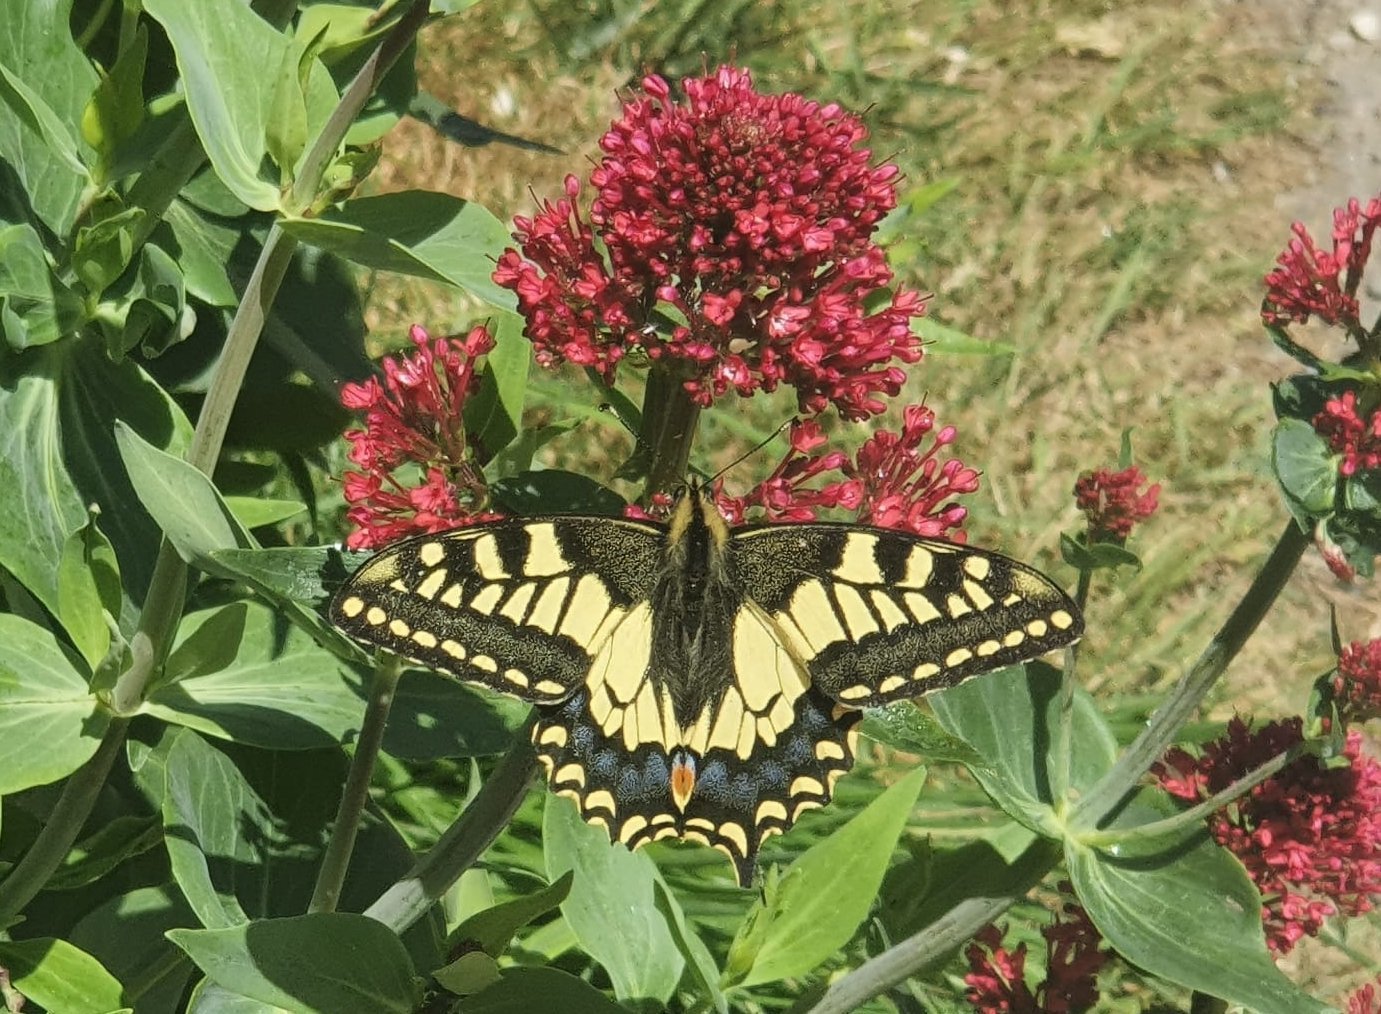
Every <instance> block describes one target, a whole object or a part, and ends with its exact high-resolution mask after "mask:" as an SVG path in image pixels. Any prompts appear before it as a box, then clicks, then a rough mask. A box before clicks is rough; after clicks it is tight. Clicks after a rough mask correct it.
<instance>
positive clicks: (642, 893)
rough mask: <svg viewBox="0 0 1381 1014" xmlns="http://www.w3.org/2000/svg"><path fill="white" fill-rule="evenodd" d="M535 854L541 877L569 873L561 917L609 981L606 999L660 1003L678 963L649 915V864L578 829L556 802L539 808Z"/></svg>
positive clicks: (659, 920) (652, 876)
mask: <svg viewBox="0 0 1381 1014" xmlns="http://www.w3.org/2000/svg"><path fill="white" fill-rule="evenodd" d="M542 846H543V850H544V851H545V853H546V865H547V876H548V877H550V878H551V879H552V880H556V879H557V878H559V877H560V876H561V875H562V874H564V873H566V872H567V871H568V870H574V871H575V882H574V884H573V885H572V887H571V893H570V895H569V896H568V897H567V898H566V900H565V901H564V902H562V903H561V914H562V916H564V917H565V920H566V922H567V923H568V924H569V925H570V928H571V929H572V930H573V931H574V932H575V935H576V937H577V938H578V939H579V940H580V946H581V947H582V948H583V949H584V950H585V952H586V953H587V954H589V955H590V957H592V958H594V959H595V960H596V961H597V962H599V963H600V965H602V966H603V967H604V970H605V971H606V972H608V973H609V979H610V981H611V982H612V983H613V986H614V995H615V996H616V997H618V998H619V999H620V1000H656V1001H658V1002H660V1003H666V1001H667V999H668V998H669V997H670V996H671V994H672V992H673V991H674V990H675V989H676V984H677V982H679V981H680V979H681V971H682V969H683V968H684V966H685V962H684V961H683V960H682V958H681V954H680V952H679V951H678V950H677V949H676V942H675V940H673V939H672V936H671V931H670V930H669V929H667V922H666V919H665V918H664V917H663V916H662V913H661V912H659V911H657V902H656V898H655V897H654V891H655V881H656V867H654V866H653V865H652V860H651V859H649V858H648V857H647V854H646V853H644V852H629V851H628V849H626V848H624V847H623V846H622V845H615V844H612V843H611V842H610V841H609V834H608V832H607V831H605V830H604V829H603V828H599V827H594V826H592V825H590V824H587V823H585V821H583V820H581V819H580V814H579V813H578V812H577V811H576V809H575V806H574V805H573V804H572V803H571V801H570V800H568V799H564V798H562V797H560V796H549V797H548V798H547V800H546V806H545V809H544V811H543V815H542ZM630 941H637V946H636V947H630V946H629V942H630Z"/></svg>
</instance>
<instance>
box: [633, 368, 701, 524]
mask: <svg viewBox="0 0 1381 1014" xmlns="http://www.w3.org/2000/svg"><path fill="white" fill-rule="evenodd" d="M684 379H685V378H684V376H683V374H682V373H681V372H680V371H678V370H676V369H675V368H674V367H673V366H669V365H667V364H666V363H665V362H660V363H657V364H656V365H655V366H653V368H652V371H651V372H650V373H649V374H648V377H647V392H646V393H645V394H644V396H643V430H642V434H641V438H642V442H643V444H644V445H645V446H646V447H647V449H648V452H649V464H648V470H647V486H646V487H645V489H644V495H643V499H644V500H647V498H649V497H651V496H652V494H653V493H664V492H666V491H667V490H669V489H672V488H673V487H675V486H676V485H677V484H678V483H680V482H682V481H684V480H685V477H686V472H687V471H688V469H689V466H690V452H691V444H692V443H693V442H694V440H695V429H696V425H697V424H698V423H699V421H700V406H699V405H697V404H696V403H695V402H694V401H692V400H691V396H690V392H689V391H687V390H686V388H685V384H684Z"/></svg>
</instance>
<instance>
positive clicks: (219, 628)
mask: <svg viewBox="0 0 1381 1014" xmlns="http://www.w3.org/2000/svg"><path fill="white" fill-rule="evenodd" d="M248 615H249V604H248V603H247V602H231V603H229V604H228V605H225V606H221V607H220V608H218V609H205V610H202V611H201V612H197V613H190V614H188V615H186V616H184V617H183V618H182V621H181V622H180V623H179V624H178V628H177V639H176V643H175V644H174V645H173V649H172V651H170V652H169V653H168V660H167V661H166V662H164V663H163V675H162V677H161V678H160V679H159V681H158V682H159V683H160V684H168V683H176V682H178V681H179V680H184V679H189V678H191V677H194V676H207V675H210V674H211V673H215V672H220V671H221V670H222V669H224V668H226V667H227V666H229V665H231V664H232V663H233V662H234V661H235V656H236V655H237V654H238V653H239V651H240V644H241V642H242V641H243V640H244V637H245V621H246V619H247V618H248Z"/></svg>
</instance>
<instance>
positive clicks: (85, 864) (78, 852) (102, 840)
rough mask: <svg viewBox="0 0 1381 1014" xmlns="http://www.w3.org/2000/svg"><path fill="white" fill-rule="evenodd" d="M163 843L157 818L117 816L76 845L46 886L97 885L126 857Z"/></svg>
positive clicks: (59, 888)
mask: <svg viewBox="0 0 1381 1014" xmlns="http://www.w3.org/2000/svg"><path fill="white" fill-rule="evenodd" d="M162 844H163V827H162V824H161V823H160V822H159V821H158V819H157V818H156V817H133V816H128V815H127V816H121V817H115V818H113V819H111V820H109V821H107V822H106V823H104V824H102V825H101V826H100V827H99V828H98V829H97V830H96V832H95V833H94V834H91V835H90V836H88V837H86V838H83V839H82V840H81V841H79V842H77V844H76V845H74V846H72V849H71V851H69V852H68V853H67V856H66V858H64V859H63V861H62V865H61V866H59V867H58V869H57V872H56V873H54V874H53V875H52V876H51V877H49V878H48V882H47V883H46V884H44V885H43V889H44V890H45V891H70V890H72V889H73V888H76V887H85V886H86V885H87V884H94V883H95V882H96V881H98V880H100V879H101V878H102V877H104V876H105V875H106V874H107V873H109V872H110V871H111V870H113V869H115V868H116V867H117V866H119V865H120V864H121V863H123V862H124V861H125V860H126V859H130V858H133V857H134V856H138V855H143V854H144V853H145V852H147V851H149V850H150V849H155V848H158V847H159V846H161V845H162Z"/></svg>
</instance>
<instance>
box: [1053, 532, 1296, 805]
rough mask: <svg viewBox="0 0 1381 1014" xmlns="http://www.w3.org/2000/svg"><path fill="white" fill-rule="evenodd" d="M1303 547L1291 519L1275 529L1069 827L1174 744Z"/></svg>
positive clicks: (1119, 793) (1120, 792)
mask: <svg viewBox="0 0 1381 1014" xmlns="http://www.w3.org/2000/svg"><path fill="white" fill-rule="evenodd" d="M1308 547H1309V536H1308V535H1307V534H1306V533H1304V532H1302V531H1300V528H1299V526H1298V525H1297V524H1295V523H1294V521H1290V522H1287V524H1286V526H1285V531H1283V532H1282V533H1281V535H1280V539H1279V540H1278V541H1277V542H1276V546H1275V549H1273V550H1272V551H1271V555H1270V557H1269V558H1268V559H1267V560H1266V562H1265V564H1264V565H1263V566H1262V568H1261V572H1260V573H1259V574H1257V576H1256V580H1255V581H1253V582H1252V586H1251V587H1250V588H1248V589H1247V593H1246V595H1244V596H1243V597H1242V601H1241V602H1239V603H1238V604H1237V608H1236V609H1234V610H1233V611H1232V615H1231V616H1229V617H1228V619H1227V622H1225V623H1224V624H1223V626H1222V628H1221V629H1220V630H1219V631H1218V633H1217V634H1215V635H1214V637H1213V640H1212V641H1210V642H1209V645H1208V647H1207V648H1205V649H1204V652H1203V654H1202V655H1200V656H1199V659H1198V661H1196V662H1195V663H1194V666H1193V668H1191V669H1190V670H1189V672H1187V673H1186V674H1185V676H1184V678H1183V679H1182V680H1180V683H1179V685H1178V686H1177V687H1175V689H1174V691H1173V692H1172V693H1171V695H1170V697H1169V698H1168V699H1167V700H1166V701H1165V703H1164V704H1162V705H1161V706H1160V707H1159V708H1157V709H1156V712H1155V714H1154V715H1152V716H1151V720H1150V722H1148V723H1147V725H1146V728H1145V729H1143V730H1142V732H1141V735H1140V736H1138V737H1137V738H1136V741H1135V742H1134V743H1132V745H1131V746H1129V747H1128V748H1127V749H1126V750H1125V751H1124V752H1123V754H1122V756H1120V757H1119V758H1118V759H1117V762H1116V763H1115V764H1113V766H1112V768H1111V769H1110V770H1109V771H1108V773H1107V774H1105V775H1104V776H1103V777H1102V778H1101V779H1100V780H1099V781H1098V784H1096V785H1095V786H1094V787H1093V788H1092V789H1090V790H1089V792H1088V795H1086V796H1084V798H1083V799H1081V800H1079V802H1078V803H1077V804H1076V805H1075V807H1074V810H1073V812H1072V813H1071V815H1070V823H1071V824H1072V825H1073V826H1075V827H1078V828H1088V829H1091V828H1095V827H1098V826H1099V825H1100V824H1101V823H1102V822H1103V821H1104V820H1105V819H1106V818H1107V816H1108V815H1109V814H1110V813H1111V812H1112V811H1113V809H1114V808H1116V807H1117V805H1118V804H1119V803H1120V802H1121V801H1122V799H1123V798H1124V797H1125V796H1126V795H1127V794H1128V793H1129V792H1131V791H1132V790H1133V789H1134V788H1136V785H1137V783H1138V782H1139V781H1141V778H1142V776H1143V775H1144V774H1146V772H1147V771H1149V770H1150V768H1151V765H1152V764H1154V763H1155V762H1156V761H1157V760H1158V759H1160V756H1161V755H1162V754H1163V753H1165V750H1166V748H1167V747H1169V746H1170V745H1171V744H1172V743H1174V741H1175V737H1176V735H1178V733H1179V731H1180V729H1181V728H1182V727H1183V726H1184V723H1185V722H1186V721H1187V720H1188V719H1189V716H1190V715H1192V714H1193V713H1194V710H1195V709H1196V708H1197V707H1198V706H1199V704H1200V702H1202V701H1203V699H1204V695H1205V694H1207V693H1208V691H1209V689H1210V688H1212V686H1213V684H1214V683H1216V682H1217V680H1218V677H1219V676H1221V675H1222V674H1223V670H1225V669H1226V668H1227V667H1228V663H1229V662H1231V661H1232V660H1233V658H1235V657H1236V656H1237V653H1238V652H1239V651H1241V650H1242V645H1243V644H1245V643H1246V641H1247V638H1248V637H1250V636H1251V635H1252V632H1253V631H1254V630H1256V627H1257V625H1258V624H1259V623H1260V622H1261V620H1262V619H1263V618H1264V617H1265V615H1266V613H1267V612H1268V611H1269V610H1270V608H1271V606H1272V604H1274V602H1275V600H1276V596H1277V595H1279V594H1280V590H1281V589H1282V588H1284V587H1285V583H1286V582H1287V581H1288V580H1289V579H1290V575H1291V574H1292V573H1294V570H1295V565H1296V564H1297V563H1299V560H1300V557H1301V556H1302V555H1304V551H1305V549H1307V548H1308Z"/></svg>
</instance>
